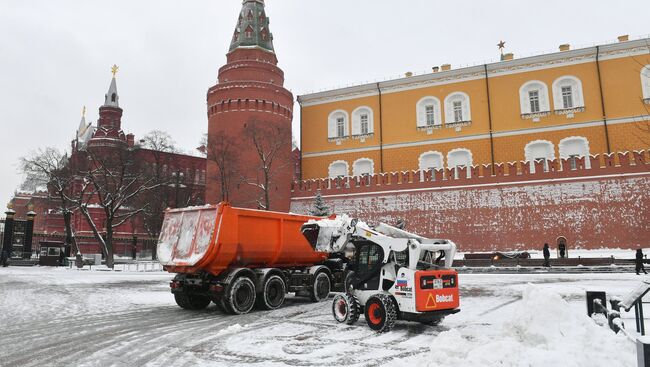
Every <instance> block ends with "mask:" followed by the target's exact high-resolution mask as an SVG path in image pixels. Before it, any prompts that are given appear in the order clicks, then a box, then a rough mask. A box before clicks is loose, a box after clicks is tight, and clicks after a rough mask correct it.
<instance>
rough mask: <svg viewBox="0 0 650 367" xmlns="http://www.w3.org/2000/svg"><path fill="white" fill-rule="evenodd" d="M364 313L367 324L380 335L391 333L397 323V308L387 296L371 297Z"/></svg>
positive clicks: (377, 295) (376, 295)
mask: <svg viewBox="0 0 650 367" xmlns="http://www.w3.org/2000/svg"><path fill="white" fill-rule="evenodd" d="M364 311H365V312H364V314H365V317H366V323H367V324H368V326H369V327H370V328H371V329H372V330H374V331H376V332H378V333H385V332H387V331H390V330H391V329H392V328H393V326H395V321H397V308H396V307H395V303H394V302H393V300H392V298H391V297H390V296H389V295H387V294H375V295H374V296H372V297H370V298H369V299H368V302H366V307H365V310H364Z"/></svg>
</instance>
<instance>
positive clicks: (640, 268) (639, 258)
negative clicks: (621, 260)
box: [634, 249, 648, 275]
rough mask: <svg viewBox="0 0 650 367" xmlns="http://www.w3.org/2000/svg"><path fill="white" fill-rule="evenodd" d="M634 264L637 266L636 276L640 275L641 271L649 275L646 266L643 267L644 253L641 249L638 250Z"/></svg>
mask: <svg viewBox="0 0 650 367" xmlns="http://www.w3.org/2000/svg"><path fill="white" fill-rule="evenodd" d="M634 264H635V265H636V275H639V272H640V271H643V273H644V274H648V272H647V271H645V266H643V251H641V249H637V250H636V257H635V259H634Z"/></svg>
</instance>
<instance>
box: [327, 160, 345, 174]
mask: <svg viewBox="0 0 650 367" xmlns="http://www.w3.org/2000/svg"><path fill="white" fill-rule="evenodd" d="M337 165H338V166H339V167H341V166H343V165H344V166H345V175H340V174H335V172H333V169H334V168H335V167H336V166H337ZM349 175H350V165H349V164H348V162H346V161H343V160H337V161H334V162H332V163H330V165H329V166H328V167H327V176H328V177H329V178H338V177H347V176H349Z"/></svg>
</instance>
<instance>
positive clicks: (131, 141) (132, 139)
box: [126, 134, 135, 148]
mask: <svg viewBox="0 0 650 367" xmlns="http://www.w3.org/2000/svg"><path fill="white" fill-rule="evenodd" d="M126 144H127V145H128V147H129V148H132V147H133V146H134V145H135V135H133V134H127V135H126Z"/></svg>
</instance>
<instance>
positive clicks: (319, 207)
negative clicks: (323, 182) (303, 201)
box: [310, 191, 330, 217]
mask: <svg viewBox="0 0 650 367" xmlns="http://www.w3.org/2000/svg"><path fill="white" fill-rule="evenodd" d="M310 214H311V215H314V216H317V217H327V216H328V215H330V208H329V207H328V206H327V205H326V204H325V200H323V196H322V195H321V193H320V191H318V192H316V199H315V200H314V209H312V210H311V211H310Z"/></svg>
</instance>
